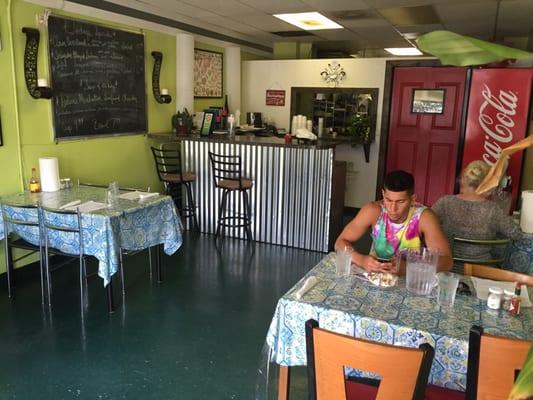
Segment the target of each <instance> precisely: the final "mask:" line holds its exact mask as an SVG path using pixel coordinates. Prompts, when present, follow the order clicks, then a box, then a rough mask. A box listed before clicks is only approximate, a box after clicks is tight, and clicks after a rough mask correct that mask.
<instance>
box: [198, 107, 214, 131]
mask: <svg viewBox="0 0 533 400" xmlns="http://www.w3.org/2000/svg"><path fill="white" fill-rule="evenodd" d="M214 120H215V115H214V114H213V113H212V112H209V111H205V112H204V119H203V120H202V128H201V129H200V135H209V134H211V132H212V130H213V121H214Z"/></svg>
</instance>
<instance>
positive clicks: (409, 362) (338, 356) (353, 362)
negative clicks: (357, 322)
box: [305, 320, 434, 400]
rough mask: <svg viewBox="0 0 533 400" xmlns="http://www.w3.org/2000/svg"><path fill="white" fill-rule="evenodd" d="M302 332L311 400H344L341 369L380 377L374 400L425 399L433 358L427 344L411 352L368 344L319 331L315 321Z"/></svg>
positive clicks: (365, 341)
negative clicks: (361, 371)
mask: <svg viewBox="0 0 533 400" xmlns="http://www.w3.org/2000/svg"><path fill="white" fill-rule="evenodd" d="M305 329H306V342H307V374H308V382H309V398H310V399H315V400H346V399H347V398H348V397H347V391H348V390H349V388H348V386H349V384H350V383H349V382H348V383H347V381H346V379H345V376H344V367H352V368H357V369H360V370H364V371H369V372H372V373H376V374H378V375H380V376H381V381H380V383H379V387H378V388H377V396H376V399H377V400H385V399H387V400H388V399H395V400H412V399H420V400H422V399H424V391H425V388H426V384H427V380H428V376H429V370H430V368H431V362H432V361H433V355H434V350H433V348H432V347H431V346H430V345H429V344H427V343H426V344H423V345H421V346H420V347H419V348H418V349H414V348H406V347H398V346H392V345H388V344H382V343H376V342H370V341H367V340H362V339H357V338H354V337H351V336H346V335H341V334H338V333H334V332H329V331H326V330H323V329H320V328H319V327H318V322H316V321H315V320H309V321H307V322H306V324H305Z"/></svg>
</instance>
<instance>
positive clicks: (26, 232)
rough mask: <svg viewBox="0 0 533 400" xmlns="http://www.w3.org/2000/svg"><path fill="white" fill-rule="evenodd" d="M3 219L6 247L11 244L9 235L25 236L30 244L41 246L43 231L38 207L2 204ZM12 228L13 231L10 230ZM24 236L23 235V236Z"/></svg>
mask: <svg viewBox="0 0 533 400" xmlns="http://www.w3.org/2000/svg"><path fill="white" fill-rule="evenodd" d="M0 207H1V209H2V219H3V221H4V235H5V239H6V246H7V245H8V244H9V236H10V235H9V233H13V232H14V233H16V234H18V235H20V236H24V237H25V238H26V239H24V240H25V241H27V242H30V243H32V244H33V243H37V244H36V245H35V246H40V245H41V229H40V222H39V210H38V206H37V205H34V204H31V205H20V204H9V203H5V202H4V203H2V205H1V206H0ZM10 228H11V229H10ZM22 234H23V235H22Z"/></svg>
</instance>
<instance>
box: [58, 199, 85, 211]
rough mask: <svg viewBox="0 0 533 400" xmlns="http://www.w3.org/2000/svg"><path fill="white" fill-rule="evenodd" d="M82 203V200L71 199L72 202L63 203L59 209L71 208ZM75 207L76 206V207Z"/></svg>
mask: <svg viewBox="0 0 533 400" xmlns="http://www.w3.org/2000/svg"><path fill="white" fill-rule="evenodd" d="M80 203H81V200H74V201H71V202H70V203H67V204H63V205H62V206H61V207H59V209H60V210H64V209H69V210H71V207H74V206H77V205H78V204H80ZM74 209H76V208H75V207H74Z"/></svg>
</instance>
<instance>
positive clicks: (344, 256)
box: [335, 248, 352, 276]
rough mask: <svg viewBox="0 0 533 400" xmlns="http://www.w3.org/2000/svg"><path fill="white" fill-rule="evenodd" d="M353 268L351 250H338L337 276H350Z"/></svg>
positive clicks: (336, 256)
mask: <svg viewBox="0 0 533 400" xmlns="http://www.w3.org/2000/svg"><path fill="white" fill-rule="evenodd" d="M351 268H352V251H351V249H348V248H344V249H337V251H336V255H335V274H336V275H337V276H349V275H350V272H351Z"/></svg>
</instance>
